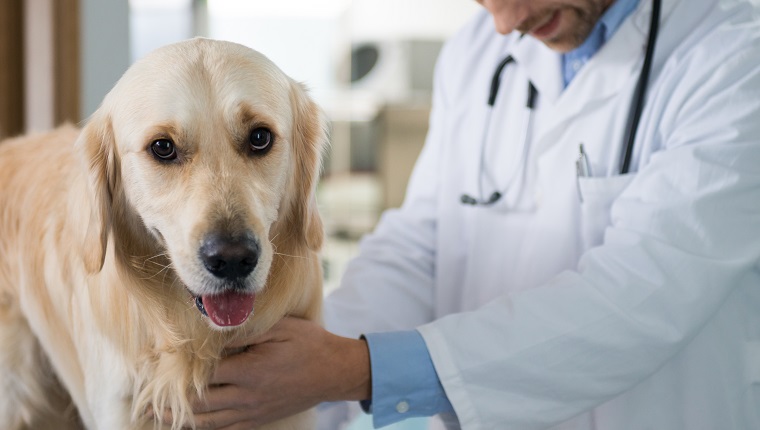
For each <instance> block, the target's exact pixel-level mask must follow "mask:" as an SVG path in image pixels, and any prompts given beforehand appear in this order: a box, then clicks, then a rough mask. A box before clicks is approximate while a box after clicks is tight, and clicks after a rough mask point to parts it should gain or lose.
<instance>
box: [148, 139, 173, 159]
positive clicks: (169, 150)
mask: <svg viewBox="0 0 760 430" xmlns="http://www.w3.org/2000/svg"><path fill="white" fill-rule="evenodd" d="M150 150H151V151H153V154H155V155H156V157H158V158H160V159H161V160H174V159H175V158H177V151H176V150H175V149H174V143H172V141H171V140H169V139H158V140H155V141H153V143H151V144H150Z"/></svg>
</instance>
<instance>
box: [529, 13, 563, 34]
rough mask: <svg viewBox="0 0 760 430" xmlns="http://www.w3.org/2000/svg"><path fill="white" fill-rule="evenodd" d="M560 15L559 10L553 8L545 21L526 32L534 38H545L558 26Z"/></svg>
mask: <svg viewBox="0 0 760 430" xmlns="http://www.w3.org/2000/svg"><path fill="white" fill-rule="evenodd" d="M560 15H561V14H560V10H559V9H557V10H555V11H554V13H553V14H552V15H551V16H550V17H549V18H548V20H547V21H545V22H542V23H541V24H539V25H537V26H535V27H533V29H531V30H530V31H528V33H529V34H530V35H531V36H533V37H535V38H536V39H545V38H547V37H549V36H551V35H552V34H553V33H554V32H555V31H556V30H557V28H558V27H559V23H560V18H561V17H560Z"/></svg>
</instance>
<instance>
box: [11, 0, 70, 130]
mask: <svg viewBox="0 0 760 430" xmlns="http://www.w3.org/2000/svg"><path fill="white" fill-rule="evenodd" d="M79 6H80V0H3V1H0V64H2V67H0V136H5V137H7V136H12V135H16V134H20V133H22V132H24V131H32V130H45V129H49V128H51V127H54V126H56V125H58V124H60V123H62V122H64V121H70V122H77V121H79V119H80V115H79V94H80V79H79V75H80V73H79V61H80V54H79V52H80V37H79V34H80V32H79V22H80V21H79V15H80V12H79Z"/></svg>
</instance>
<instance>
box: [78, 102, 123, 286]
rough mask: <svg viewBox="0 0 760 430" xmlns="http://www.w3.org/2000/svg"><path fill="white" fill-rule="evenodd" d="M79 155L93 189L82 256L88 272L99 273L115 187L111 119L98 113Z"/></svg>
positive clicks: (81, 137)
mask: <svg viewBox="0 0 760 430" xmlns="http://www.w3.org/2000/svg"><path fill="white" fill-rule="evenodd" d="M76 151H77V153H78V154H79V156H80V159H81V163H82V166H83V167H84V169H85V172H86V173H85V178H86V179H85V180H86V182H87V185H88V188H89V189H88V196H87V197H88V198H87V202H88V203H89V208H90V222H89V223H88V225H87V232H86V234H85V238H84V242H83V253H82V255H83V258H84V264H85V268H86V269H87V272H88V273H97V272H100V270H101V269H102V268H103V262H104V261H105V256H106V247H107V245H108V234H109V232H110V230H111V219H112V218H111V217H112V203H113V191H114V185H115V164H116V162H115V160H114V156H115V155H114V152H115V141H114V136H113V129H112V127H111V119H110V117H109V116H107V115H101V114H99V113H98V112H96V113H95V115H93V116H92V117H91V118H90V120H89V122H88V123H87V125H86V126H85V127H84V129H83V130H82V133H81V134H80V135H79V139H77V142H76Z"/></svg>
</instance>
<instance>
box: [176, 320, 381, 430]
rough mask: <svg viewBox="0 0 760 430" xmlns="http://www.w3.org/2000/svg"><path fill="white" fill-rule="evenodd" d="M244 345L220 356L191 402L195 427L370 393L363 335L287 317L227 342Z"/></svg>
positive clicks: (263, 417)
mask: <svg viewBox="0 0 760 430" xmlns="http://www.w3.org/2000/svg"><path fill="white" fill-rule="evenodd" d="M246 345H250V346H248V348H247V349H246V350H244V351H243V352H241V353H239V354H235V355H231V356H229V357H226V358H224V359H223V360H222V361H221V363H220V364H219V367H218V369H217V371H216V373H214V375H213V377H212V379H211V381H210V385H209V388H208V391H207V395H206V398H205V399H204V400H203V401H197V402H196V404H195V405H194V408H193V409H194V413H195V423H196V426H197V428H199V429H221V428H225V429H226V428H230V429H237V428H240V429H250V428H253V427H256V426H260V425H262V424H266V423H268V422H272V421H276V420H278V419H280V418H284V417H286V416H289V415H293V414H296V413H298V412H301V411H304V410H307V409H309V408H311V407H314V406H316V405H317V404H318V403H321V402H323V401H336V400H365V399H369V398H370V395H371V377H370V365H369V351H368V349H367V345H366V342H364V341H363V340H357V339H348V338H344V337H340V336H336V335H334V334H332V333H329V332H328V331H326V330H324V329H323V328H322V327H320V326H319V325H318V324H315V323H313V322H310V321H307V320H303V319H298V318H292V317H286V318H284V319H283V320H282V321H280V322H279V323H277V325H275V326H274V327H273V328H272V330H270V331H269V332H268V333H266V334H264V335H263V336H261V337H258V338H254V339H243V340H241V341H240V342H238V343H237V344H235V345H229V347H230V348H234V347H242V346H246ZM164 415H165V417H164V421H165V422H166V423H171V417H170V416H169V417H167V416H166V414H164ZM167 418H168V421H167Z"/></svg>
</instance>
